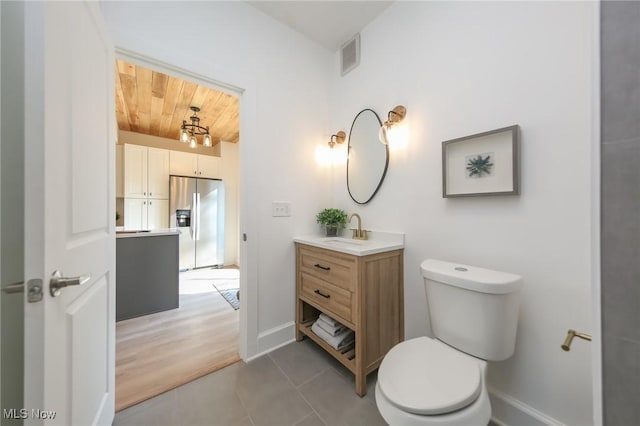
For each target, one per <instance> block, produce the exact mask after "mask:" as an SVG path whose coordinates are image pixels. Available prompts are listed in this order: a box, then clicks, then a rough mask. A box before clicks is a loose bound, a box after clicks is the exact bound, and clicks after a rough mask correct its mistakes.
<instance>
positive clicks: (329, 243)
mask: <svg viewBox="0 0 640 426" xmlns="http://www.w3.org/2000/svg"><path fill="white" fill-rule="evenodd" d="M368 234H369V239H367V240H354V239H352V238H345V237H326V236H323V235H305V236H301V237H294V238H293V241H295V242H297V243H303V244H308V245H310V246H314V247H320V248H323V249H328V250H334V251H338V252H341V253H347V254H352V255H355V256H366V255H369V254H374V253H382V252H385V251H391V250H398V249H402V248H404V234H402V233H397V232H381V231H369V232H368Z"/></svg>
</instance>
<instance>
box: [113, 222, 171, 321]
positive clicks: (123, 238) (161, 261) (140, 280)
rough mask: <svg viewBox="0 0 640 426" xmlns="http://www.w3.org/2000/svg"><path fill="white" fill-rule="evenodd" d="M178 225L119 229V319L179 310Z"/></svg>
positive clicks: (117, 297)
mask: <svg viewBox="0 0 640 426" xmlns="http://www.w3.org/2000/svg"><path fill="white" fill-rule="evenodd" d="M178 236H179V231H178V230H177V229H175V228H168V229H156V230H152V231H121V232H116V321H121V320H125V319H129V318H134V317H138V316H141V315H148V314H152V313H155V312H161V311H166V310H169V309H176V308H177V307H178V306H179V301H178V283H179V277H178V273H179V271H178Z"/></svg>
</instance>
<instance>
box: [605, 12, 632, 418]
mask: <svg viewBox="0 0 640 426" xmlns="http://www.w3.org/2000/svg"><path fill="white" fill-rule="evenodd" d="M600 19H601V21H600V23H601V36H602V37H601V61H602V75H601V78H602V81H601V88H602V91H601V111H602V116H601V119H602V121H601V128H602V135H601V136H602V142H603V144H602V151H601V161H602V163H601V164H602V170H601V171H602V175H601V176H602V198H601V202H602V229H601V241H602V242H601V244H602V286H601V292H602V333H603V336H602V340H603V347H602V355H603V366H602V367H603V405H604V424H605V425H632V424H633V425H638V424H640V404H638V389H640V309H638V306H639V305H640V213H639V212H640V25H638V23H639V22H640V2H636V1H603V2H602V3H601V15H600Z"/></svg>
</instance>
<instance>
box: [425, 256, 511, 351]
mask: <svg viewBox="0 0 640 426" xmlns="http://www.w3.org/2000/svg"><path fill="white" fill-rule="evenodd" d="M420 267H421V269H422V276H423V277H424V284H425V288H426V292H427V304H428V306H429V317H430V319H431V328H432V331H433V334H434V337H436V338H437V339H439V340H441V341H443V342H445V343H447V344H448V345H450V346H453V347H455V348H456V349H459V350H461V351H463V352H466V353H468V354H470V355H473V356H475V357H477V358H482V359H485V360H488V361H502V360H505V359H507V358H509V357H511V355H513V350H514V348H515V344H516V331H517V329H518V312H519V310H520V289H521V287H522V279H521V277H520V276H518V275H514V274H509V273H506V272H498V271H492V270H489V269H483V268H477V267H475V266H468V265H461V264H457V263H450V262H444V261H441V260H434V259H427V260H425V261H424V262H422V264H421V265H420Z"/></svg>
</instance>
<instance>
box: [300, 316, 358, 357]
mask: <svg viewBox="0 0 640 426" xmlns="http://www.w3.org/2000/svg"><path fill="white" fill-rule="evenodd" d="M311 330H312V331H313V332H314V333H315V334H317V335H318V337H320V338H321V339H322V340H324V341H325V342H327V343H328V344H329V345H330V346H331V347H332V348H334V349H335V350H338V351H339V350H341V349H344V348H345V347H346V346H347V345H350V344H352V343H353V341H354V337H355V336H354V334H353V330H349V329H347V330H344V331H343V332H342V333H340V334H338V335H337V336H332V335H330V334H329V333H327V332H326V331H324V330H323V329H322V328H321V327H320V325H319V324H318V321H316V322H314V323H313V325H312V326H311Z"/></svg>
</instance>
